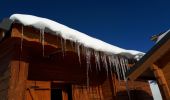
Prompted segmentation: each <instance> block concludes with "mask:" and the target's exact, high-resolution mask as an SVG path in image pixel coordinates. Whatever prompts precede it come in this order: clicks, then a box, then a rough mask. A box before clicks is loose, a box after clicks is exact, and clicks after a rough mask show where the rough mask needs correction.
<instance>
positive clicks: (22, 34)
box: [21, 25, 24, 52]
mask: <svg viewBox="0 0 170 100" xmlns="http://www.w3.org/2000/svg"><path fill="white" fill-rule="evenodd" d="M23 38H24V27H23V25H22V30H21V52H22V48H23Z"/></svg>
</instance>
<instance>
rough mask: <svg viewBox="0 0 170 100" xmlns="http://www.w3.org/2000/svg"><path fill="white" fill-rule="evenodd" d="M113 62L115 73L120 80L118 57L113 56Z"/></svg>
mask: <svg viewBox="0 0 170 100" xmlns="http://www.w3.org/2000/svg"><path fill="white" fill-rule="evenodd" d="M114 63H115V67H116V73H117V76H118V80H119V82H120V78H121V73H120V69H119V59H118V57H117V56H116V57H115V61H114Z"/></svg>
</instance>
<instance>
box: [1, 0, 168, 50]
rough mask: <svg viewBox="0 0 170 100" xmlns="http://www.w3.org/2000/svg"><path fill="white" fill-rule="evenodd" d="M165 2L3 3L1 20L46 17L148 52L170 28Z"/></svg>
mask: <svg viewBox="0 0 170 100" xmlns="http://www.w3.org/2000/svg"><path fill="white" fill-rule="evenodd" d="M169 4H170V1H168V0H167V1H165V0H1V3H0V19H2V18H4V17H9V16H10V15H11V14H13V13H22V14H32V15H36V16H40V17H46V18H49V19H52V20H55V21H57V22H59V23H62V24H64V25H67V26H69V27H71V28H74V29H76V30H79V31H81V32H84V33H86V34H88V35H90V36H93V37H96V38H99V39H101V40H103V41H106V42H108V43H110V44H113V45H116V46H119V47H122V48H125V49H135V50H139V51H143V52H146V51H148V50H149V49H150V48H151V47H152V46H153V45H154V43H153V42H151V41H150V37H151V36H152V35H154V34H158V33H160V32H164V31H166V30H168V29H169V28H170V22H169V21H170V8H169Z"/></svg>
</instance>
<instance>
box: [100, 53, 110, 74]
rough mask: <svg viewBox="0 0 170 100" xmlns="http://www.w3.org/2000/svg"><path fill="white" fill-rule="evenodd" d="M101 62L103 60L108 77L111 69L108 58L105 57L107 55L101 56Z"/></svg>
mask: <svg viewBox="0 0 170 100" xmlns="http://www.w3.org/2000/svg"><path fill="white" fill-rule="evenodd" d="M101 60H102V63H103V66H104V67H105V69H106V72H107V76H108V72H109V69H108V64H107V58H106V55H105V54H103V55H102V56H101Z"/></svg>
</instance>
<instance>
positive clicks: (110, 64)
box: [21, 26, 130, 98]
mask: <svg viewBox="0 0 170 100" xmlns="http://www.w3.org/2000/svg"><path fill="white" fill-rule="evenodd" d="M23 37H24V26H22V33H21V51H22V47H23ZM40 42H41V43H42V51H43V52H42V55H43V56H44V42H45V37H44V29H40ZM60 43H61V49H62V53H63V56H64V52H65V49H66V39H64V38H62V37H61V40H60ZM73 43H74V44H73ZM72 47H74V48H75V51H76V52H77V55H78V59H79V63H80V65H81V56H80V55H81V53H83V54H85V56H86V57H85V58H86V66H87V72H86V75H87V76H86V77H87V87H88V86H89V81H90V80H89V70H90V69H91V67H92V66H91V56H92V55H93V56H94V57H95V65H96V66H95V67H96V70H99V71H100V70H101V63H100V62H102V64H103V65H102V67H104V69H105V70H106V72H107V76H108V73H109V71H110V72H111V75H112V74H113V73H116V75H117V78H118V80H119V81H120V80H121V79H123V80H124V81H125V82H126V83H127V79H126V76H125V73H126V72H127V71H128V70H129V67H128V59H127V58H125V57H121V56H117V55H114V54H112V55H111V54H106V53H100V52H99V51H95V50H92V49H90V48H87V47H84V46H83V45H81V44H80V43H78V42H76V43H75V42H72ZM109 69H110V70H109ZM112 69H113V70H112ZM113 71H114V72H113ZM126 88H127V91H128V96H129V98H130V93H129V89H128V85H126Z"/></svg>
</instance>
